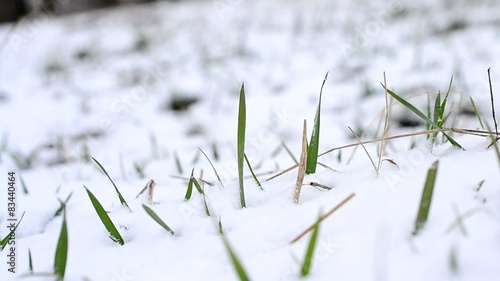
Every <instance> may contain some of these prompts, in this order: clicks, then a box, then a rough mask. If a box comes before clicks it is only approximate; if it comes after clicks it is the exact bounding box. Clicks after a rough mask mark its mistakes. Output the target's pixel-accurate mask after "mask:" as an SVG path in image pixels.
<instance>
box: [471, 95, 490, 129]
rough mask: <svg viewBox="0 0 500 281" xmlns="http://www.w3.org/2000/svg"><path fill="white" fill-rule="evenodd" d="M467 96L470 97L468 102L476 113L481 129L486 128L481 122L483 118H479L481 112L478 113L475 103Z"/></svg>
mask: <svg viewBox="0 0 500 281" xmlns="http://www.w3.org/2000/svg"><path fill="white" fill-rule="evenodd" d="M469 98H470V103H471V104H472V109H473V110H474V114H475V115H476V117H477V120H478V121H479V124H480V125H481V129H483V130H486V127H485V126H484V123H483V119H482V118H481V114H479V110H478V109H477V106H476V103H475V102H474V100H473V99H472V97H469Z"/></svg>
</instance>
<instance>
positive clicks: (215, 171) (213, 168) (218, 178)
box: [198, 147, 224, 186]
mask: <svg viewBox="0 0 500 281" xmlns="http://www.w3.org/2000/svg"><path fill="white" fill-rule="evenodd" d="M198 149H199V150H200V151H201V153H203V155H204V156H205V158H207V160H208V163H210V166H212V170H214V173H215V176H216V177H217V180H218V181H219V183H220V185H221V186H224V184H223V183H222V180H221V179H220V177H219V173H217V170H216V169H215V166H214V164H213V163H212V161H210V158H208V156H207V154H206V153H205V152H204V151H203V150H201V148H199V147H198Z"/></svg>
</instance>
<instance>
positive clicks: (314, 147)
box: [306, 72, 328, 174]
mask: <svg viewBox="0 0 500 281" xmlns="http://www.w3.org/2000/svg"><path fill="white" fill-rule="evenodd" d="M327 78H328V72H327V73H326V75H325V78H324V79H323V84H321V90H320V92H319V102H318V108H317V109H316V116H315V117H314V127H313V131H312V134H311V140H310V142H309V147H308V148H307V166H306V174H314V173H315V172H316V166H317V164H318V151H319V130H320V118H321V97H322V96H323V87H324V86H325V82H326V79H327Z"/></svg>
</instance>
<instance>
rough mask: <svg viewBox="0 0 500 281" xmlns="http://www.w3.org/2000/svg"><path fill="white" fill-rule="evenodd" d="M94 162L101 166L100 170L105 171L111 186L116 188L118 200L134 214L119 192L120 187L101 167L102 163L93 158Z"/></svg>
mask: <svg viewBox="0 0 500 281" xmlns="http://www.w3.org/2000/svg"><path fill="white" fill-rule="evenodd" d="M92 160H94V162H95V163H96V164H97V166H99V168H100V169H101V171H103V173H104V174H105V175H106V177H108V179H109V181H110V182H111V184H113V187H114V188H115V191H116V194H117V195H118V199H119V200H120V203H121V204H122V205H123V206H125V207H127V209H128V210H129V211H130V212H132V209H130V207H129V206H128V204H127V201H125V198H123V196H122V194H121V192H120V190H118V187H116V184H115V182H114V181H113V179H111V177H110V176H109V174H108V172H107V171H106V169H104V167H103V166H102V165H101V163H99V161H97V160H96V159H95V158H94V157H92Z"/></svg>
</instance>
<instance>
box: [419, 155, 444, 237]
mask: <svg viewBox="0 0 500 281" xmlns="http://www.w3.org/2000/svg"><path fill="white" fill-rule="evenodd" d="M438 165H439V161H438V160H436V161H435V162H434V163H433V164H432V166H431V167H430V168H429V170H428V171H427V178H426V180H425V184H424V190H423V191H422V197H421V199H420V205H419V207H418V214H417V219H416V220H415V230H414V231H413V235H417V234H418V232H420V230H421V229H422V228H423V227H424V225H425V223H426V222H427V218H428V216H429V209H430V207H431V202H432V195H433V193H434V184H435V183H436V175H437V171H438Z"/></svg>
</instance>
